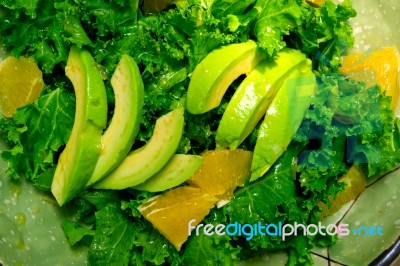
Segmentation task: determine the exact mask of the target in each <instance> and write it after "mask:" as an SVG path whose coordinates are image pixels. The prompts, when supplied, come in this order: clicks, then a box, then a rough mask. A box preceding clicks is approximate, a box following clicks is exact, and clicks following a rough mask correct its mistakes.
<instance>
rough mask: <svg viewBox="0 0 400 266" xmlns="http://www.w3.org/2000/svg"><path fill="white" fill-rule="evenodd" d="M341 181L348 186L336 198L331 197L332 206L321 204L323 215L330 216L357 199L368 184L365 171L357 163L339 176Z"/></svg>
mask: <svg viewBox="0 0 400 266" xmlns="http://www.w3.org/2000/svg"><path fill="white" fill-rule="evenodd" d="M339 182H345V184H346V187H345V189H344V190H343V191H341V192H339V193H338V194H337V197H336V198H335V199H333V198H330V202H331V204H332V205H331V207H329V208H328V206H326V205H325V204H323V203H320V204H319V206H320V207H321V208H322V214H321V216H322V217H325V216H329V215H332V214H334V213H335V212H336V211H338V210H339V209H340V208H341V207H342V206H343V205H344V204H346V203H347V202H349V201H351V200H353V199H355V198H357V197H358V195H360V194H361V193H362V192H363V191H364V190H365V187H366V185H367V183H366V181H365V175H364V172H363V171H362V170H361V169H360V168H358V167H357V166H355V165H352V166H351V167H350V169H349V171H348V172H347V173H346V174H345V175H343V176H342V177H341V178H339Z"/></svg>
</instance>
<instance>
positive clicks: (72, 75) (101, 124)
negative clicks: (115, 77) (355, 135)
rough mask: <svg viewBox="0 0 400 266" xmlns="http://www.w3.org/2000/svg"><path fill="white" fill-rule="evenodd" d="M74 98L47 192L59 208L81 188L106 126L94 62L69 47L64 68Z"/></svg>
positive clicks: (100, 83) (104, 101)
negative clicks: (67, 130) (72, 116)
mask: <svg viewBox="0 0 400 266" xmlns="http://www.w3.org/2000/svg"><path fill="white" fill-rule="evenodd" d="M65 71H66V75H67V77H68V78H69V79H70V80H71V82H72V84H73V86H74V90H75V95H76V111H75V121H74V125H73V128H72V132H71V136H70V138H69V140H68V142H67V144H66V147H65V149H64V150H63V152H62V153H61V155H60V158H59V160H58V164H57V167H56V170H55V173H54V178H53V182H52V185H51V192H52V193H53V195H54V197H55V198H56V200H57V202H58V204H59V205H60V206H61V205H63V204H64V203H65V202H67V201H69V200H71V199H72V198H74V197H75V196H76V195H77V194H78V193H80V192H81V191H82V190H83V189H85V186H86V183H87V182H88V181H89V179H90V177H91V176H92V174H93V171H94V168H95V166H96V163H97V160H98V159H99V156H100V146H101V135H102V133H103V129H104V128H105V127H106V123H107V96H106V89H105V87H104V83H103V79H102V76H101V74H100V71H99V70H98V68H97V67H96V63H95V61H94V59H93V57H92V56H91V55H90V53H89V52H88V51H86V50H83V49H79V48H77V47H72V48H71V51H70V53H69V55H68V61H67V65H66V67H65Z"/></svg>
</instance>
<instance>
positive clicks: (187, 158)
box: [133, 154, 203, 192]
mask: <svg viewBox="0 0 400 266" xmlns="http://www.w3.org/2000/svg"><path fill="white" fill-rule="evenodd" d="M202 163H203V157H201V156H198V155H185V154H175V155H174V156H173V157H172V158H171V160H169V162H168V163H167V164H166V165H165V166H164V167H163V168H162V169H161V170H160V171H159V172H158V173H156V174H155V175H154V176H152V177H150V178H149V179H148V180H147V181H146V182H143V183H142V184H139V185H137V186H135V187H133V188H134V189H137V190H146V191H150V192H159V191H164V190H167V189H170V188H173V187H176V186H178V185H180V184H182V183H183V182H185V181H186V180H188V179H189V178H190V177H192V176H193V174H194V173H195V172H196V171H197V169H199V168H200V166H201V164H202Z"/></svg>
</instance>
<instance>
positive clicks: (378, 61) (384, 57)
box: [340, 47, 400, 111]
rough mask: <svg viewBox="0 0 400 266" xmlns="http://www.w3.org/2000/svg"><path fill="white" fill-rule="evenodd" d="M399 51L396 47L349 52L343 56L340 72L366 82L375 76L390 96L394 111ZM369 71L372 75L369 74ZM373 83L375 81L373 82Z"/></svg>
mask: <svg viewBox="0 0 400 266" xmlns="http://www.w3.org/2000/svg"><path fill="white" fill-rule="evenodd" d="M399 62H400V59H399V52H398V50H397V48H396V47H387V48H384V49H382V50H377V51H373V52H371V53H365V54H350V55H347V56H345V57H344V58H343V64H342V67H341V68H340V71H341V72H342V73H346V74H348V75H349V76H358V77H359V78H357V79H361V80H363V81H364V82H366V83H367V84H368V83H370V82H371V78H372V79H373V78H374V77H375V79H376V83H377V84H378V85H380V87H381V90H382V91H386V95H388V96H391V97H392V109H393V111H396V109H397V106H398V101H399V90H400V88H399ZM371 72H372V74H373V75H371ZM374 83H375V82H374Z"/></svg>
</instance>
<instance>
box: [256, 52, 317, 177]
mask: <svg viewBox="0 0 400 266" xmlns="http://www.w3.org/2000/svg"><path fill="white" fill-rule="evenodd" d="M315 87H316V80H315V76H314V74H313V72H312V70H311V61H310V60H307V61H304V63H303V64H302V65H301V66H298V67H297V68H296V70H295V71H293V72H292V74H291V75H290V76H289V77H288V78H287V79H286V80H285V82H284V84H283V85H282V87H281V88H280V89H279V91H278V93H277V94H276V96H275V98H274V99H273V100H272V103H271V105H270V106H269V107H268V110H267V113H266V114H265V118H264V121H263V122H262V124H261V126H260V129H259V131H258V137H257V141H256V146H255V148H254V154H253V161H252V165H251V171H252V174H251V178H250V181H254V180H256V179H257V178H259V177H260V176H262V175H264V174H265V173H266V172H267V171H268V170H269V168H270V167H271V166H272V165H273V164H274V163H275V161H276V160H277V159H278V158H279V157H280V156H281V155H282V153H283V152H284V151H285V150H286V148H287V146H288V145H289V143H290V141H291V140H292V137H293V135H294V134H295V133H296V131H297V130H298V128H299V127H300V124H301V122H302V120H303V118H304V115H305V113H306V110H307V109H308V108H309V106H310V104H311V98H312V96H313V95H314V92H315Z"/></svg>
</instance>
